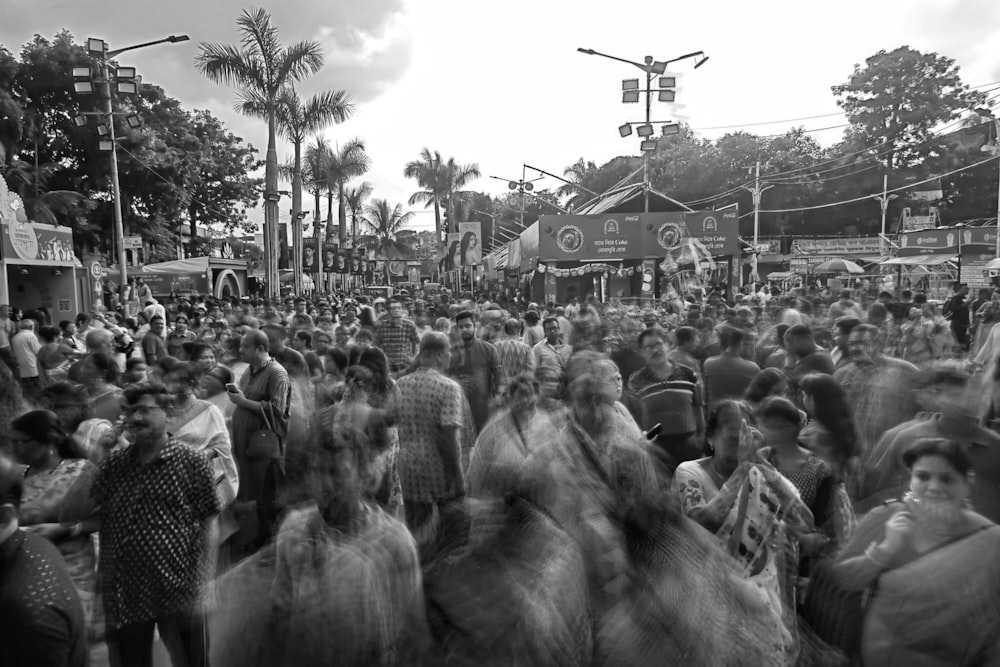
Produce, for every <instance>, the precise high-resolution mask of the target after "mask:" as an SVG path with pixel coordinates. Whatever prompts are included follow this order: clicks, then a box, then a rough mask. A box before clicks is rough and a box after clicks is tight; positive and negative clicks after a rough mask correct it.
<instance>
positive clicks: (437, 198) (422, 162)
mask: <svg viewBox="0 0 1000 667" xmlns="http://www.w3.org/2000/svg"><path fill="white" fill-rule="evenodd" d="M441 162H442V160H441V153H439V152H437V151H434V152H433V153H432V152H431V149H429V148H424V149H423V150H422V151H420V158H419V159H417V160H412V161H410V162H407V163H406V166H405V167H404V168H403V176H405V177H406V178H412V179H415V180H416V181H417V185H419V186H420V187H421V188H423V189H422V190H418V191H417V192H414V193H413V194H412V195H411V196H410V200H409V202H408V203H409V204H410V206H413V205H414V204H423V205H424V208H426V207H428V206H430V205H432V204H433V205H434V235H435V239H436V240H437V242H438V243H440V242H441V231H442V228H441V200H442V199H443V198H444V197H445V193H444V192H443V191H442V188H441V178H440V170H439V168H438V167H439V165H440V164H441Z"/></svg>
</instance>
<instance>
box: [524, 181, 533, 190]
mask: <svg viewBox="0 0 1000 667" xmlns="http://www.w3.org/2000/svg"><path fill="white" fill-rule="evenodd" d="M534 189H535V184H534V183H530V182H526V183H525V184H524V191H525V192H531V191H532V190H534Z"/></svg>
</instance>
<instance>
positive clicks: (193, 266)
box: [140, 257, 208, 274]
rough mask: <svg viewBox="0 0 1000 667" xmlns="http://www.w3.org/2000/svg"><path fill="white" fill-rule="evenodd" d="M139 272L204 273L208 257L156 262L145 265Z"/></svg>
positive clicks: (206, 268) (206, 269)
mask: <svg viewBox="0 0 1000 667" xmlns="http://www.w3.org/2000/svg"><path fill="white" fill-rule="evenodd" d="M140 271H141V272H142V273H172V274H182V273H205V272H206V271H208V257H192V258H190V259H175V260H172V261H169V262H158V263H156V264H147V265H145V266H143V267H142V268H141V269H140Z"/></svg>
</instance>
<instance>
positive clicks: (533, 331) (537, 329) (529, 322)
mask: <svg viewBox="0 0 1000 667" xmlns="http://www.w3.org/2000/svg"><path fill="white" fill-rule="evenodd" d="M540 320H541V317H540V316H539V314H538V312H537V311H534V310H529V311H527V312H526V313H525V314H524V335H523V339H522V340H523V341H524V343H525V345H530V346H531V347H535V345H538V344H539V343H540V342H542V341H543V340H544V339H545V337H546V336H545V330H544V328H543V327H542V325H541V324H539V321H540ZM556 326H557V327H558V326H559V322H558V321H556Z"/></svg>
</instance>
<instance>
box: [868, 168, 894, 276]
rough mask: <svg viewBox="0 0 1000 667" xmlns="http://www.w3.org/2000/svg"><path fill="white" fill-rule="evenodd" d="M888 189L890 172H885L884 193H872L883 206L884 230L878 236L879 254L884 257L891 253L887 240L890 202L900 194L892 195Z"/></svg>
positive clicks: (883, 176)
mask: <svg viewBox="0 0 1000 667" xmlns="http://www.w3.org/2000/svg"><path fill="white" fill-rule="evenodd" d="M888 191H889V175H888V174H883V175H882V194H881V195H872V199H877V200H878V203H879V206H880V207H881V208H882V227H881V229H882V231H881V233H880V234H879V237H878V248H879V255H881V256H882V258H885V256H886V255H888V254H889V247H888V243H887V242H886V236H885V218H886V212H887V211H888V210H889V202H891V201H892V200H893V199H895V198H896V197H898V196H899V195H894V194H893V195H890V194H888Z"/></svg>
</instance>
